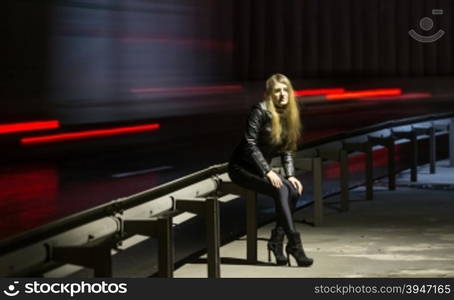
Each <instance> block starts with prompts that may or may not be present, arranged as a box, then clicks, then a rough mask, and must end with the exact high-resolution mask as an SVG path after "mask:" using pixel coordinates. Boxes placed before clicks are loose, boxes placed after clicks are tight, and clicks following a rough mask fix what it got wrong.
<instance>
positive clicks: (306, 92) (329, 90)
mask: <svg viewBox="0 0 454 300" xmlns="http://www.w3.org/2000/svg"><path fill="white" fill-rule="evenodd" d="M344 92H345V89H343V88H327V89H310V90H297V91H295V96H296V97H304V96H317V95H333V94H342V93H344Z"/></svg>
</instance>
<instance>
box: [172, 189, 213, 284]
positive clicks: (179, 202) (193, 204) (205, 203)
mask: <svg viewBox="0 0 454 300" xmlns="http://www.w3.org/2000/svg"><path fill="white" fill-rule="evenodd" d="M175 208H176V210H178V211H180V212H181V211H183V212H184V211H186V212H191V213H195V214H198V215H203V216H204V217H205V220H206V233H207V262H208V266H207V268H208V277H209V278H219V277H220V276H221V267H220V265H221V258H220V254H219V248H220V246H221V234H220V220H219V201H218V198H216V197H207V198H182V199H175Z"/></svg>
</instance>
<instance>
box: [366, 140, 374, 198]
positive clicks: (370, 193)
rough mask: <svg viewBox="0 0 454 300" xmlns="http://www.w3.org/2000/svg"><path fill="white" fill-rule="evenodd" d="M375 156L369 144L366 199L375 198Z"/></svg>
mask: <svg viewBox="0 0 454 300" xmlns="http://www.w3.org/2000/svg"><path fill="white" fill-rule="evenodd" d="M373 160H374V157H373V152H372V146H371V145H368V146H367V151H366V199H367V200H373V199H374V161H373Z"/></svg>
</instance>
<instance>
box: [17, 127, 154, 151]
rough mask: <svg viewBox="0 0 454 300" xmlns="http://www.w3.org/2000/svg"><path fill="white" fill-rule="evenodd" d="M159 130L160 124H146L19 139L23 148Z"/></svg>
mask: <svg viewBox="0 0 454 300" xmlns="http://www.w3.org/2000/svg"><path fill="white" fill-rule="evenodd" d="M159 128H160V124H158V123H154V124H148V125H139V126H130V127H120V128H112V129H99V130H87V131H79V132H70V133H61V134H53V135H45V136H38V137H27V138H22V139H21V144H22V145H24V146H29V145H37V144H49V143H55V142H63V141H71V140H80V139H88V138H96V137H105V136H113V135H121V134H128V133H137V132H143V131H152V130H157V129H159Z"/></svg>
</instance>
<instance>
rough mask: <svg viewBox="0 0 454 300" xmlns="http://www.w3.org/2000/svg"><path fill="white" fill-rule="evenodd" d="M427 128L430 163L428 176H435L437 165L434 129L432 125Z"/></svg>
mask: <svg viewBox="0 0 454 300" xmlns="http://www.w3.org/2000/svg"><path fill="white" fill-rule="evenodd" d="M431 125H432V126H431V127H430V128H429V156H430V157H429V161H430V174H435V172H436V168H437V167H436V164H437V149H436V140H435V138H436V137H435V127H434V124H433V123H432V124H431Z"/></svg>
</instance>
